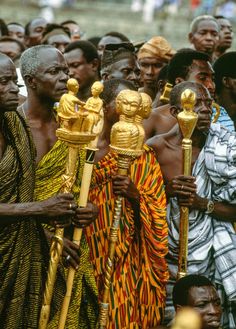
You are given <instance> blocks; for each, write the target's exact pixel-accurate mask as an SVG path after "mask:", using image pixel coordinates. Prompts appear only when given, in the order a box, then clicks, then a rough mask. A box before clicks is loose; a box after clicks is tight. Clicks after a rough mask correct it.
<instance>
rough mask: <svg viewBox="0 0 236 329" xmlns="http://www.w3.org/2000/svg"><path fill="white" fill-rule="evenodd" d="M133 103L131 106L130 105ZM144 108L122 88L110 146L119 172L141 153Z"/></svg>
mask: <svg viewBox="0 0 236 329" xmlns="http://www.w3.org/2000/svg"><path fill="white" fill-rule="evenodd" d="M131 104H132V106H130V105H131ZM140 108H142V98H141V95H140V94H139V93H138V92H136V91H131V90H123V91H121V92H120V93H119V95H118V96H117V98H116V110H117V112H118V113H119V114H120V121H119V122H117V123H115V124H114V125H113V127H112V130H111V145H110V148H111V150H112V151H114V152H115V153H116V154H117V155H118V160H117V166H118V175H125V176H127V174H128V170H129V167H130V164H131V161H132V160H134V159H135V158H136V157H138V156H140V155H141V154H142V152H143V150H142V149H141V148H140V147H139V145H141V147H142V145H143V140H144V134H142V133H141V130H140V121H141V120H139V119H138V121H137V122H136V121H135V119H136V117H137V116H138V115H139V116H141V114H139V111H140ZM122 201H123V197H122V196H118V197H117V198H116V201H115V210H114V218H113V222H112V227H111V230H110V237H109V248H108V259H107V262H106V268H105V273H104V276H105V278H104V285H105V287H104V293H103V298H102V302H101V303H100V314H99V329H105V328H106V325H107V319H108V312H109V292H110V285H111V277H112V269H113V261H114V255H115V248H116V243H117V240H118V230H119V227H120V218H121V211H122Z"/></svg>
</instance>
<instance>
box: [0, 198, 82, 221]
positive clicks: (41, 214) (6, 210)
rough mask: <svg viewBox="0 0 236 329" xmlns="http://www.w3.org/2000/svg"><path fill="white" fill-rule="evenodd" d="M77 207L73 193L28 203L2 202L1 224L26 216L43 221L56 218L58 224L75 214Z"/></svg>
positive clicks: (22, 218)
mask: <svg viewBox="0 0 236 329" xmlns="http://www.w3.org/2000/svg"><path fill="white" fill-rule="evenodd" d="M76 208H77V205H76V203H75V202H74V198H73V195H72V194H67V193H66V194H58V195H56V196H54V197H51V198H49V199H47V200H45V201H40V202H27V203H12V204H11V203H0V225H8V224H12V223H15V222H17V221H19V220H24V219H25V218H26V217H35V218H36V219H39V220H40V221H41V222H48V221H49V220H50V219H53V218H56V219H57V220H58V224H59V222H60V221H64V220H65V216H67V217H71V216H73V215H75V210H76Z"/></svg>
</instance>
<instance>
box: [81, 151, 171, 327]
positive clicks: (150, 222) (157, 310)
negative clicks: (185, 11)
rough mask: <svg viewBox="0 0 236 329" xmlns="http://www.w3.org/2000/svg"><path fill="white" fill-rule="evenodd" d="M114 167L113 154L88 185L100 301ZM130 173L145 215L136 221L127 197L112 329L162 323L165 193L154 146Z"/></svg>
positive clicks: (89, 238) (91, 242) (89, 230)
mask: <svg viewBox="0 0 236 329" xmlns="http://www.w3.org/2000/svg"><path fill="white" fill-rule="evenodd" d="M116 171H117V161H116V158H115V156H114V154H111V153H110V154H108V155H107V156H105V157H104V158H103V159H102V160H101V161H100V162H99V163H98V164H97V166H96V169H95V174H94V177H93V182H92V185H91V189H90V201H91V202H94V203H96V204H97V205H98V207H99V218H98V219H97V220H96V221H95V222H94V224H92V225H90V226H89V227H88V228H86V237H87V241H88V244H89V247H90V251H91V259H92V263H93V266H94V270H95V277H96V282H97V286H98V290H99V299H100V300H101V298H102V292H103V289H104V271H105V262H106V259H107V254H108V237H109V233H110V227H111V225H112V219H113V215H114V202H115V197H114V195H113V192H112V182H111V177H112V175H113V174H114V173H116ZM130 177H131V179H132V181H133V182H134V184H135V185H136V186H137V188H138V190H139V193H140V218H141V219H140V223H138V222H137V219H136V218H134V214H133V210H132V209H131V205H130V203H129V202H128V201H127V200H124V201H123V206H122V217H121V222H120V229H119V234H118V244H117V247H116V253H115V266H114V268H115V270H114V272H113V275H112V285H111V289H110V301H109V303H110V311H109V325H108V327H107V328H109V329H123V328H126V329H127V328H129V329H132V328H135V329H136V328H142V329H146V328H151V327H153V326H155V325H157V324H159V323H160V321H161V319H162V318H163V311H164V305H165V296H166V292H165V285H166V282H167V279H168V271H167V265H166V261H165V255H166V254H167V232H168V230H167V222H166V197H165V192H164V186H163V180H162V174H161V171H160V166H159V164H158V163H157V161H156V158H155V155H154V153H153V151H152V150H151V149H150V148H148V147H145V152H144V154H143V155H142V156H141V157H140V158H138V159H136V160H135V161H134V162H133V164H132V165H131V170H130Z"/></svg>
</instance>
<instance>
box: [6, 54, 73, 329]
mask: <svg viewBox="0 0 236 329" xmlns="http://www.w3.org/2000/svg"><path fill="white" fill-rule="evenodd" d="M16 83H17V75H16V69H15V67H14V64H13V62H12V61H11V60H10V58H9V57H7V56H6V55H3V54H0V122H1V125H0V127H1V128H0V177H1V179H0V241H1V243H0V255H1V262H0V281H1V285H0V323H1V327H2V328H4V329H24V328H31V329H37V328H38V319H39V312H40V309H41V303H42V294H43V289H44V283H45V275H46V273H45V268H46V267H47V264H48V252H49V250H48V245H47V241H46V240H45V236H44V234H43V229H42V227H41V223H42V222H44V223H49V222H50V223H51V224H52V223H54V225H58V224H60V223H61V224H63V222H65V218H68V219H70V218H71V216H73V215H74V214H75V208H76V204H75V202H74V200H73V196H72V195H71V194H58V195H57V196H53V197H51V198H50V199H47V200H45V201H41V202H33V194H34V185H35V148H34V145H33V142H32V139H31V135H30V134H29V131H28V128H27V126H26V124H25V121H24V120H23V119H22V117H21V116H20V115H19V114H18V112H16V108H17V105H18V92H19V89H18V86H17V84H16ZM55 218H56V221H55V220H54V219H55ZM66 222H68V220H67V221H66ZM57 288H58V286H55V294H54V297H55V299H54V300H53V301H55V300H56V299H57V298H58V294H57V293H59V295H60V294H61V293H63V290H62V291H59V290H58V289H57ZM53 305H54V302H53Z"/></svg>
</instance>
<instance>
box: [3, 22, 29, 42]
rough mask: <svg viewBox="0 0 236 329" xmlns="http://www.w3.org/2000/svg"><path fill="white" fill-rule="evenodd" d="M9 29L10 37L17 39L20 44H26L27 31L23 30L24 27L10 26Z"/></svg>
mask: <svg viewBox="0 0 236 329" xmlns="http://www.w3.org/2000/svg"><path fill="white" fill-rule="evenodd" d="M7 28H8V31H9V37H11V38H14V39H17V40H19V41H20V42H22V43H24V37H25V29H24V28H23V26H20V25H16V24H8V25H7Z"/></svg>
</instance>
